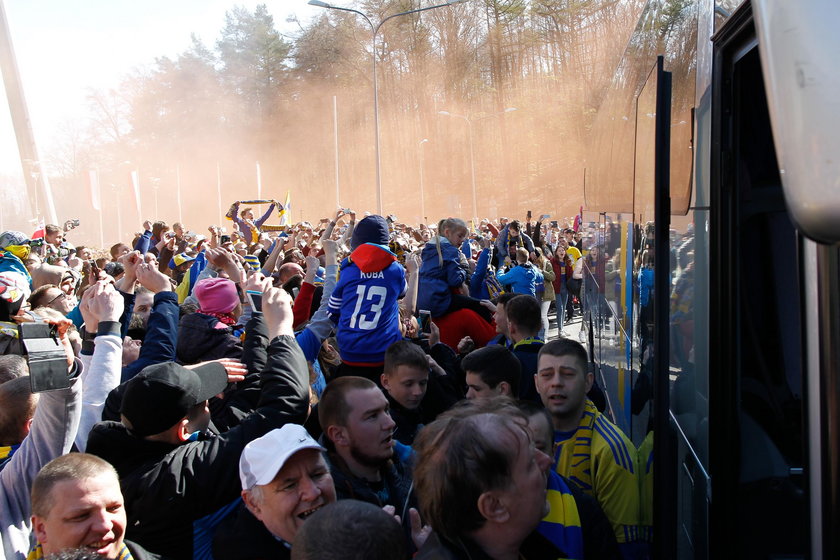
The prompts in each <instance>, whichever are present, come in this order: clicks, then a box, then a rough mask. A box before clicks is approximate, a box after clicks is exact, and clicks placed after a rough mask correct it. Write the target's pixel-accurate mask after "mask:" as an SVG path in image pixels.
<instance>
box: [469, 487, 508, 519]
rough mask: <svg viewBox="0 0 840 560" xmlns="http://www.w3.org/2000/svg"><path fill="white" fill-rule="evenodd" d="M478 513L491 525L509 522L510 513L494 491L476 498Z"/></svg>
mask: <svg viewBox="0 0 840 560" xmlns="http://www.w3.org/2000/svg"><path fill="white" fill-rule="evenodd" d="M476 505H477V506H478V513H480V514H481V516H482V517H483V518H484V519H486V520H487V521H490V522H491V523H497V524H499V523H506V522H507V521H508V520H510V511H508V508H507V505H506V504H505V503H504V501H502V499H501V498H500V496H499V495H498V494H497V493H496V492H495V491H489V492H484V493H483V494H481V496H479V497H478V503H477V504H476Z"/></svg>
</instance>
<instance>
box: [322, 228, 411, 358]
mask: <svg viewBox="0 0 840 560" xmlns="http://www.w3.org/2000/svg"><path fill="white" fill-rule="evenodd" d="M405 290H406V282H405V269H404V268H403V267H402V266H401V265H400V264H399V263H398V262H397V257H396V255H394V254H393V253H392V252H390V251H388V250H387V249H386V248H385V247H383V246H381V245H376V244H373V243H365V244H364V245H360V246H359V247H358V248H357V249H356V250H355V251H353V253H352V254H351V255H350V257H349V258H348V259H345V261H344V262H343V263H342V264H341V272H340V275H339V277H338V284H336V286H335V290H334V291H333V293H332V296H331V297H330V302H329V307H328V309H329V312H330V314H331V316H332V318H333V321H334V322H335V323H336V325H337V328H336V340H337V341H338V346H339V349H340V352H341V359H342V360H343V361H344V362H347V363H349V364H353V365H371V364H376V365H378V364H381V363H382V362H383V361H384V360H385V350H387V349H388V347H389V346H390V345H391V344H393V343H394V342H397V341H398V340H402V335H401V334H400V314H399V303H398V302H399V299H400V298H401V297H403V295H404V294H405Z"/></svg>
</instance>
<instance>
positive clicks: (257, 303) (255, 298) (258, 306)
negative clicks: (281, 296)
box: [245, 290, 263, 314]
mask: <svg viewBox="0 0 840 560" xmlns="http://www.w3.org/2000/svg"><path fill="white" fill-rule="evenodd" d="M245 296H246V297H247V298H248V304H249V305H250V306H251V312H252V313H254V314H256V313H262V296H263V295H262V292H258V291H256V290H248V291H246V292H245Z"/></svg>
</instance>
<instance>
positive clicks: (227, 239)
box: [219, 235, 230, 245]
mask: <svg viewBox="0 0 840 560" xmlns="http://www.w3.org/2000/svg"><path fill="white" fill-rule="evenodd" d="M219 243H221V244H222V245H224V244H225V243H230V235H220V236H219Z"/></svg>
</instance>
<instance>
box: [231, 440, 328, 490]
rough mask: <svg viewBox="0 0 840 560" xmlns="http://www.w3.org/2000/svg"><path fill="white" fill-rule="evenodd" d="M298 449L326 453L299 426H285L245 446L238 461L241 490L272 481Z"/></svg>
mask: <svg viewBox="0 0 840 560" xmlns="http://www.w3.org/2000/svg"><path fill="white" fill-rule="evenodd" d="M301 449H318V450H319V451H326V449H324V448H323V447H321V446H320V445H318V442H317V441H315V440H314V439H312V436H310V435H309V432H307V431H306V428H304V427H303V426H301V425H300V424H286V425H285V426H283V427H282V428H280V429H279V430H271V431H270V432H268V433H267V434H265V435H264V436H262V437H259V438H257V439H255V440H253V441H251V442H249V443H248V445H246V446H245V449H243V450H242V456H241V457H240V458H239V479H240V481H241V482H242V489H243V490H248V489H250V488H253V487H254V486H263V485H265V484H268V483H269V482H271V481H272V480H274V477H275V476H277V473H278V472H280V469H282V468H283V465H285V464H286V461H288V460H289V458H290V457H291V456H292V455H294V454H295V453H297V452H298V451H300V450H301Z"/></svg>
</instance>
